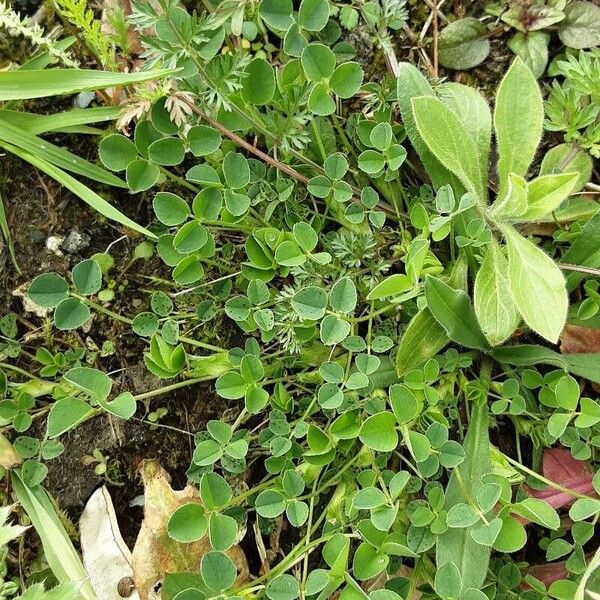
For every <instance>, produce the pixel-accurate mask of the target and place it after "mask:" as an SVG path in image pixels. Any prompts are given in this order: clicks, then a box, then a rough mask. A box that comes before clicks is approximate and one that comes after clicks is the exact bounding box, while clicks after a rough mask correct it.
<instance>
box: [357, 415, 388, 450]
mask: <svg viewBox="0 0 600 600" xmlns="http://www.w3.org/2000/svg"><path fill="white" fill-rule="evenodd" d="M359 437H360V441H361V442H362V443H363V444H364V445H365V446H367V447H368V448H371V450H376V451H377V452H392V450H395V449H396V446H397V445H398V432H397V431H396V417H395V416H394V415H393V414H392V413H391V412H387V411H384V412H380V413H377V414H374V415H372V416H370V417H369V418H368V419H367V420H366V421H365V422H364V423H363V424H362V427H361V430H360V436H359Z"/></svg>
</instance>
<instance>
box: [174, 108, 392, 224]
mask: <svg viewBox="0 0 600 600" xmlns="http://www.w3.org/2000/svg"><path fill="white" fill-rule="evenodd" d="M185 102H186V104H187V105H188V106H189V107H190V108H191V110H192V111H193V112H194V113H195V114H196V115H198V116H199V117H200V118H201V119H203V120H204V121H206V122H207V123H209V124H210V125H211V126H212V127H214V128H215V129H216V130H218V131H219V132H220V133H221V134H222V135H224V136H225V137H228V138H229V139H230V140H232V141H233V142H235V143H236V144H237V145H238V146H239V147H240V148H243V149H244V150H246V151H247V152H249V153H250V154H254V156H256V157H258V158H260V159H261V160H263V161H264V162H266V163H267V164H269V165H271V166H273V167H275V168H276V169H278V170H280V171H281V172H282V173H285V174H286V175H289V176H290V177H291V178H292V179H295V180H296V181H299V182H300V183H302V184H304V185H306V184H308V182H309V178H308V177H306V176H305V175H302V173H300V172H299V171H296V169H294V168H293V167H290V165H287V164H285V163H283V162H281V161H280V160H277V159H276V158H273V157H272V156H270V155H269V154H267V153H265V152H263V151H262V150H259V149H258V148H257V147H256V146H253V145H252V144H250V143H249V142H247V141H246V140H245V139H243V138H242V137H240V136H239V135H237V133H234V132H233V131H231V130H230V129H228V128H227V127H225V126H224V125H222V124H221V123H219V121H217V120H216V119H213V118H212V117H209V116H208V115H207V114H205V113H203V112H202V111H201V110H200V109H199V108H198V107H197V106H196V105H195V104H194V103H193V102H192V101H191V100H185ZM319 170H320V171H321V170H322V169H319ZM352 191H353V194H354V196H353V198H352V200H354V201H355V202H359V201H360V200H359V198H360V190H357V189H356V188H355V187H353V188H352ZM379 207H380V208H382V209H383V210H386V211H387V212H389V213H392V214H396V212H395V211H394V209H393V207H392V206H390V205H389V204H388V203H387V202H384V201H383V200H380V201H379Z"/></svg>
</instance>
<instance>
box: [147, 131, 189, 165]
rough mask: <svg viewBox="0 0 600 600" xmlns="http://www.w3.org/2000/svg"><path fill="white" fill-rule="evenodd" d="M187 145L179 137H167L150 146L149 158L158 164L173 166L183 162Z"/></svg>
mask: <svg viewBox="0 0 600 600" xmlns="http://www.w3.org/2000/svg"><path fill="white" fill-rule="evenodd" d="M184 156H185V146H184V143H183V140H182V139H181V138H178V137H166V138H162V139H160V140H156V141H155V142H152V143H151V144H150V145H149V146H148V158H149V159H150V160H151V161H152V162H153V163H154V164H156V165H163V166H167V167H172V166H175V165H179V164H181V163H182V162H183V158H184Z"/></svg>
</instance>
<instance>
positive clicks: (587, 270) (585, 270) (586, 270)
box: [558, 263, 600, 277]
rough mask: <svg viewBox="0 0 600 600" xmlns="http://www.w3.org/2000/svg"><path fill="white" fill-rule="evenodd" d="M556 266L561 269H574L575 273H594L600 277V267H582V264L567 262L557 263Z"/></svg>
mask: <svg viewBox="0 0 600 600" xmlns="http://www.w3.org/2000/svg"><path fill="white" fill-rule="evenodd" d="M558 266H559V267H560V268H561V269H562V270H563V271H576V272H577V273H587V274H588V275H595V276H596V277H600V269H594V267H584V266H583V265H570V264H568V263H558Z"/></svg>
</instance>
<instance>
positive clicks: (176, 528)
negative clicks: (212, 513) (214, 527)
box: [167, 502, 208, 543]
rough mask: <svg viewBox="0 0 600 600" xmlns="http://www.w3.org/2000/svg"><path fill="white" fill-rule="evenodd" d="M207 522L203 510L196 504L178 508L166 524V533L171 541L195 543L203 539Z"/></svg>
mask: <svg viewBox="0 0 600 600" xmlns="http://www.w3.org/2000/svg"><path fill="white" fill-rule="evenodd" d="M207 528H208V522H207V520H206V516H205V515H204V509H203V508H202V506H201V505H200V504H198V503H197V502H189V503H188V504H184V505H183V506H180V507H179V508H178V509H177V510H176V511H175V512H174V513H173V514H172V515H171V516H170V517H169V521H168V523H167V532H168V534H169V537H170V538H171V539H173V540H176V541H178V542H183V543H189V542H195V541H196V540H199V539H201V538H203V537H204V535H205V534H206V530H207Z"/></svg>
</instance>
